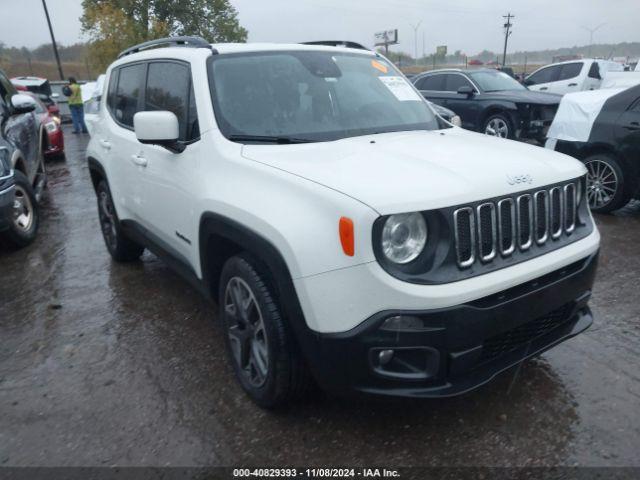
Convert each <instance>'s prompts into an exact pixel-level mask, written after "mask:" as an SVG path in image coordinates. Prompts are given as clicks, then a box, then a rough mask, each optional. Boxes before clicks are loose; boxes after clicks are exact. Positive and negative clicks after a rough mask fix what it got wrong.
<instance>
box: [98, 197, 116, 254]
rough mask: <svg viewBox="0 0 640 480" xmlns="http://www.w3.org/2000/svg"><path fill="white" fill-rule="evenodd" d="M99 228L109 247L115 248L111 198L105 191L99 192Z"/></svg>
mask: <svg viewBox="0 0 640 480" xmlns="http://www.w3.org/2000/svg"><path fill="white" fill-rule="evenodd" d="M100 226H101V227H102V234H103V235H104V238H105V239H106V241H107V243H108V244H109V246H110V247H112V248H115V246H116V244H117V232H116V217H115V214H114V210H113V203H112V202H111V197H110V196H109V194H108V193H107V192H105V191H102V192H100Z"/></svg>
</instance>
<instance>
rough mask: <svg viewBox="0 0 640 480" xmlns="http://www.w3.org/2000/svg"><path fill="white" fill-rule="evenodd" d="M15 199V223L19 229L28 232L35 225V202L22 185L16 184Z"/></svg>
mask: <svg viewBox="0 0 640 480" xmlns="http://www.w3.org/2000/svg"><path fill="white" fill-rule="evenodd" d="M15 192H16V193H15V198H14V200H13V223H14V225H15V226H16V228H18V229H19V230H21V231H23V232H28V231H29V230H30V229H31V226H32V225H33V218H34V214H33V203H32V202H31V198H29V195H28V194H27V192H26V191H25V190H24V189H23V188H22V187H20V186H16V190H15Z"/></svg>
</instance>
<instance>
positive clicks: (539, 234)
mask: <svg viewBox="0 0 640 480" xmlns="http://www.w3.org/2000/svg"><path fill="white" fill-rule="evenodd" d="M533 207H534V225H535V238H536V243H537V244H538V245H542V244H544V243H545V242H546V241H547V238H549V194H548V193H547V191H546V190H540V191H538V192H536V193H534V194H533Z"/></svg>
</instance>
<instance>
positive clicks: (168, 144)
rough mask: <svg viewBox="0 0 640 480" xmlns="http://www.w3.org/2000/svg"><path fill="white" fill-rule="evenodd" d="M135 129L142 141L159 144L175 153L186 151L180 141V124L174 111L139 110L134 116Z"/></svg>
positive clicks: (139, 139) (137, 136) (148, 143)
mask: <svg viewBox="0 0 640 480" xmlns="http://www.w3.org/2000/svg"><path fill="white" fill-rule="evenodd" d="M133 129H134V131H135V132H136V138H137V139H138V141H139V142H140V143H144V144H147V145H159V146H161V147H164V148H166V149H167V150H169V151H170V152H173V153H182V152H184V149H185V146H184V145H183V144H182V143H180V142H179V141H178V139H179V138H180V126H179V125H178V117H176V116H175V114H174V113H171V112H167V111H157V112H138V113H136V114H135V115H134V116H133Z"/></svg>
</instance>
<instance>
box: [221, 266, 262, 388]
mask: <svg viewBox="0 0 640 480" xmlns="http://www.w3.org/2000/svg"><path fill="white" fill-rule="evenodd" d="M224 313H225V317H226V319H225V320H226V326H227V334H228V335H229V340H230V344H231V351H232V353H233V359H234V361H235V362H236V365H237V366H238V367H239V370H240V371H241V372H242V374H243V375H244V376H245V378H246V379H247V380H248V381H249V383H250V384H251V385H252V386H253V387H261V386H262V385H263V384H264V383H265V381H266V380H267V375H268V373H269V342H268V339H267V332H266V330H265V326H264V319H263V317H262V312H261V310H260V306H259V305H258V302H257V300H256V297H255V295H254V294H253V291H252V290H251V287H249V285H248V284H247V282H245V281H244V280H243V279H242V278H240V277H232V278H231V279H230V280H229V282H228V283H227V286H226V289H225V295H224Z"/></svg>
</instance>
